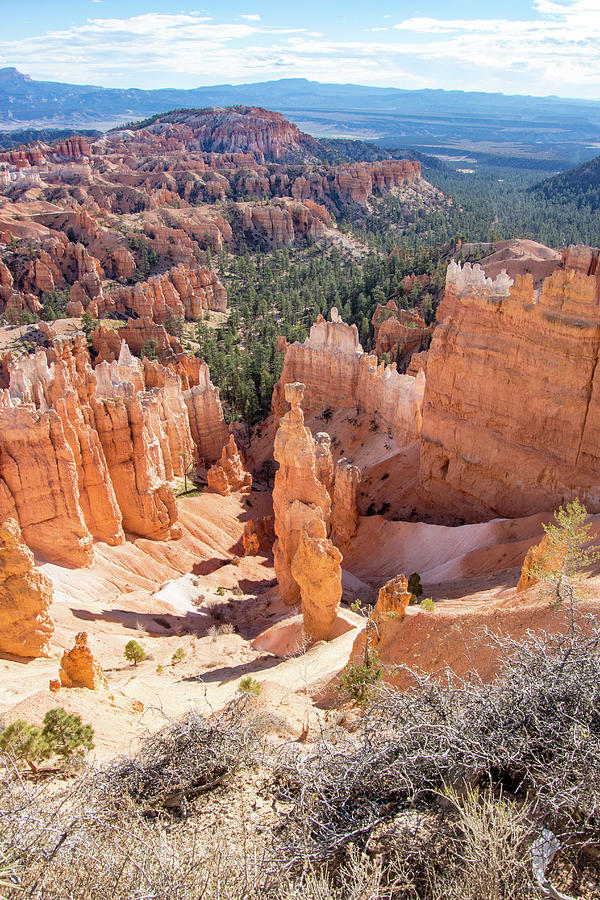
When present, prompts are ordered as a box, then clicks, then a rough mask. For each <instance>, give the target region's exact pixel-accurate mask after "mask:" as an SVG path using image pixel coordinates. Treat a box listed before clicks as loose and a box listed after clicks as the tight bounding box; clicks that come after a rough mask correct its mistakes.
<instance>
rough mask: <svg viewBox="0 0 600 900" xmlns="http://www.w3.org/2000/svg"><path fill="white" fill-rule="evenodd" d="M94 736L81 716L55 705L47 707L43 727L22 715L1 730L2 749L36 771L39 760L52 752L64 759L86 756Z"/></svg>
mask: <svg viewBox="0 0 600 900" xmlns="http://www.w3.org/2000/svg"><path fill="white" fill-rule="evenodd" d="M93 737H94V731H93V728H92V726H91V725H84V724H83V723H82V721H81V716H79V715H77V713H68V712H66V710H64V709H63V708H62V707H56V708H55V709H49V710H48V712H47V713H46V715H45V716H44V722H43V725H42V727H41V728H40V727H39V726H38V725H28V724H27V722H24V721H23V720H22V719H17V720H16V721H15V722H11V724H10V725H7V727H6V728H5V729H4V730H3V731H2V732H1V733H0V750H2V751H4V752H5V753H7V754H8V755H9V756H12V757H13V758H14V759H16V760H19V761H22V762H26V763H27V764H28V765H29V766H30V768H31V769H33V770H34V771H35V770H36V766H37V764H39V763H41V762H44V761H45V760H47V759H50V758H51V757H52V756H58V757H59V758H60V760H61V761H62V762H63V763H66V762H67V761H68V760H69V759H70V758H71V757H72V756H78V757H82V756H84V755H85V753H86V752H87V751H88V750H92V749H93V747H94V742H93Z"/></svg>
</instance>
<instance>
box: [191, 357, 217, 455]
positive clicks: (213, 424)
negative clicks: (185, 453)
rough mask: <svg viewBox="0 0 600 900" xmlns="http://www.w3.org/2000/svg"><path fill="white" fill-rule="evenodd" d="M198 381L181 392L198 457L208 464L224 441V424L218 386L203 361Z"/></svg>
mask: <svg viewBox="0 0 600 900" xmlns="http://www.w3.org/2000/svg"><path fill="white" fill-rule="evenodd" d="M197 375H198V383H197V384H195V385H193V386H192V387H191V388H190V389H189V390H188V391H186V392H184V395H183V399H184V401H185V404H186V407H187V411H188V418H189V422H190V430H191V433H192V439H193V441H194V444H195V445H196V452H197V455H198V460H199V461H200V462H201V463H203V464H204V465H211V464H212V463H214V462H216V460H217V459H219V457H220V455H221V451H222V449H223V447H224V445H225V442H226V441H227V425H226V424H225V419H224V418H223V407H222V406H221V400H220V399H219V389H218V388H216V387H215V386H214V384H213V383H212V381H211V380H210V372H209V370H208V366H207V365H206V363H205V362H204V361H202V363H201V368H200V369H199V371H198V373H197Z"/></svg>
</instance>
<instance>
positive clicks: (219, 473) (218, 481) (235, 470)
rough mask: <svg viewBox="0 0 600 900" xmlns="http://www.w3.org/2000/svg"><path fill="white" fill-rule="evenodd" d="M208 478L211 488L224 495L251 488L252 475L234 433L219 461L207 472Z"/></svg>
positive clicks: (230, 436)
mask: <svg viewBox="0 0 600 900" xmlns="http://www.w3.org/2000/svg"><path fill="white" fill-rule="evenodd" d="M206 480H207V481H208V486H209V488H210V489H211V490H212V491H215V492H216V493H217V494H221V495H222V496H223V497H227V496H229V494H231V493H234V492H235V491H249V490H251V488H252V475H250V473H249V472H248V471H247V470H246V468H245V466H244V460H243V459H242V456H241V454H240V451H239V450H238V448H237V444H236V442H235V438H234V436H233V435H232V434H230V435H229V441H228V442H227V443H226V444H225V446H224V447H223V451H222V453H221V458H220V460H219V462H218V463H215V464H214V466H211V467H210V469H209V470H208V472H207V473H206Z"/></svg>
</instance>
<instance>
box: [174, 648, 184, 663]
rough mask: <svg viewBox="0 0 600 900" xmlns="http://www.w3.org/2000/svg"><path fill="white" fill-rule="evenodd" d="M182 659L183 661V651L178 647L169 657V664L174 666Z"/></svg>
mask: <svg viewBox="0 0 600 900" xmlns="http://www.w3.org/2000/svg"><path fill="white" fill-rule="evenodd" d="M182 659H185V650H184V649H183V647H178V648H177V650H176V651H175V653H174V654H173V656H172V657H171V664H172V665H173V666H174V665H175V664H176V663H178V662H181V660H182Z"/></svg>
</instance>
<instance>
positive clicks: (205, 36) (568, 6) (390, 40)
mask: <svg viewBox="0 0 600 900" xmlns="http://www.w3.org/2000/svg"><path fill="white" fill-rule="evenodd" d="M483 6H484V4H483V3H482V2H474V0H458V2H447V0H446V2H434V0H418V2H415V3H411V2H383V0H368V2H367V0H361V2H355V0H346V2H337V0H329V2H328V0H320V2H316V0H300V2H298V3H295V4H292V3H287V4H286V3H285V2H284V0H283V2H282V0H280V2H277V3H276V2H267V0H256V2H253V0H248V2H230V0H225V2H220V3H210V2H207V5H206V6H200V5H198V4H197V3H194V0H192V5H185V4H183V5H182V3H181V2H172V0H159V2H155V3H154V4H153V3H152V2H148V0H71V2H67V0H62V2H61V0H58V2H53V3H51V2H48V0H28V2H27V3H26V4H23V5H22V6H20V5H19V4H16V3H9V0H3V2H2V7H3V12H2V32H1V33H0V67H1V66H16V67H17V68H18V69H20V71H22V72H25V73H27V74H30V75H31V76H32V77H34V78H38V79H46V80H49V81H68V82H71V83H80V84H85V83H87V84H90V83H91V84H99V85H104V86H106V87H142V88H153V87H196V86H198V85H207V84H221V83H243V82H252V81H266V80H269V79H272V78H299V77H302V78H310V79H314V80H316V81H332V82H354V83H357V84H369V85H377V86H381V87H399V88H411V89H413V88H424V87H430V88H446V89H449V90H452V89H462V90H481V91H504V92H505V93H516V94H537V95H542V96H544V95H548V94H557V95H559V96H563V97H587V98H590V99H600V0H521V2H519V0H506V2H501V3H497V4H495V5H494V9H493V12H491V13H487V12H484V11H483Z"/></svg>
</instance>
